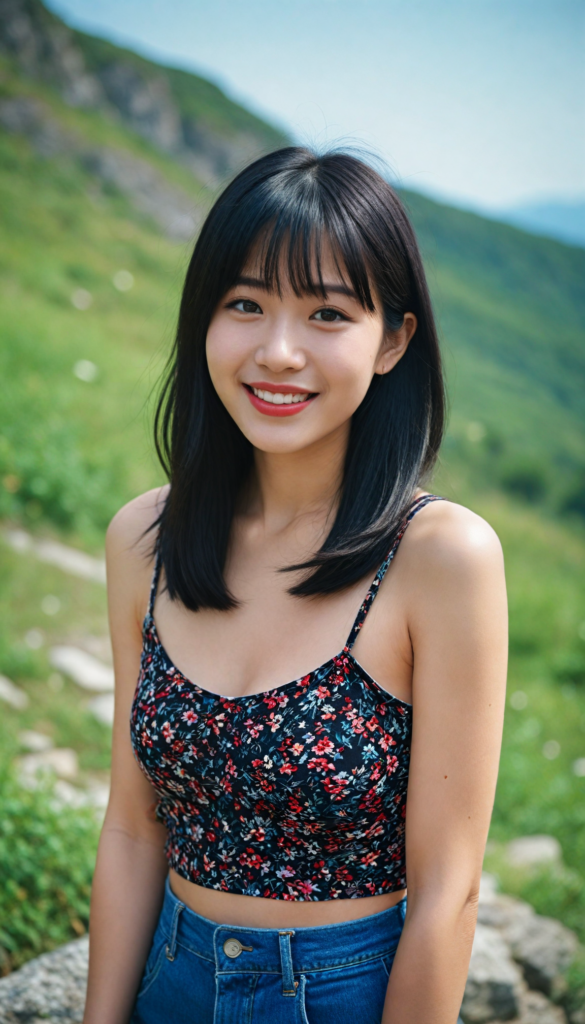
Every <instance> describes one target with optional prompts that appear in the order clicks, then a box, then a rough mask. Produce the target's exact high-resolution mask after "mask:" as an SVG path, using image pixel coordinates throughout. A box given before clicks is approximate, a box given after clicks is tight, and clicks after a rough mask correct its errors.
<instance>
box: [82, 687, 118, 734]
mask: <svg viewBox="0 0 585 1024" xmlns="http://www.w3.org/2000/svg"><path fill="white" fill-rule="evenodd" d="M87 710H88V711H89V713H90V714H91V715H93V717H94V718H97V720H98V722H101V723H102V725H109V726H112V725H113V724H114V694H113V693H102V694H100V696H99V697H94V698H93V700H90V702H89V704H88V705H87Z"/></svg>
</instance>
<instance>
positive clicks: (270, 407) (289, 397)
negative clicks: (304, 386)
mask: <svg viewBox="0 0 585 1024" xmlns="http://www.w3.org/2000/svg"><path fill="white" fill-rule="evenodd" d="M274 386H275V387H277V388H278V389H279V390H278V391H276V390H275V391H269V390H268V389H267V388H261V387H256V385H254V384H244V388H245V391H246V393H247V395H248V398H249V399H250V401H251V403H252V405H253V406H254V408H255V409H257V410H258V412H262V413H264V415H266V416H292V415H294V414H295V413H297V412H301V411H302V410H303V409H306V408H307V406H308V405H310V403H311V402H312V401H313V399H314V398H316V397H317V392H312V391H285V385H282V384H277V385H274Z"/></svg>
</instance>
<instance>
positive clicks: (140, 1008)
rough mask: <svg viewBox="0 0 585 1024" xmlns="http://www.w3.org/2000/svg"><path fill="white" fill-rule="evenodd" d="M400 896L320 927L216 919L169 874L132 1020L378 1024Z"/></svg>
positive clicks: (402, 908)
mask: <svg viewBox="0 0 585 1024" xmlns="http://www.w3.org/2000/svg"><path fill="white" fill-rule="evenodd" d="M405 914H406V897H404V899H402V900H401V901H400V903H397V904H396V906H394V907H391V908H390V910H383V911H382V912H381V913H379V914H372V915H371V916H369V917H365V918H362V919H361V920H358V921H349V922H347V923H345V924H332V925H323V926H321V927H319V928H294V929H290V930H286V929H278V928H241V927H239V926H232V925H218V924H215V923H214V922H213V921H208V920H207V918H205V917H200V916H199V914H195V913H194V912H193V911H192V910H189V908H188V907H185V906H184V904H182V903H181V902H180V901H179V900H178V899H177V898H176V896H175V895H174V894H173V893H172V892H171V888H170V886H169V883H168V880H167V883H166V893H165V900H164V904H163V908H162V911H161V914H160V918H159V921H158V925H157V928H156V931H155V934H154V939H153V942H152V947H151V950H150V954H149V957H148V960H147V963H146V967H145V969H144V975H143V978H142V983H141V986H140V989H139V992H138V996H137V999H136V1005H135V1008H134V1013H133V1016H132V1024H356V1022H359V1024H380V1021H381V1019H382V1010H383V1007H384V998H385V996H386V989H387V987H388V978H389V976H390V970H391V968H392V963H393V960H394V955H395V953H396V947H397V946H398V942H399V939H400V935H401V933H402V927H403V924H404V917H405Z"/></svg>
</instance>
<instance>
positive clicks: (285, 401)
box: [252, 388, 309, 405]
mask: <svg viewBox="0 0 585 1024" xmlns="http://www.w3.org/2000/svg"><path fill="white" fill-rule="evenodd" d="M252 391H253V393H254V394H255V395H256V397H257V398H261V399H262V401H263V402H270V403H271V404H272V405H293V404H296V403H297V402H306V401H307V399H308V397H309V393H308V392H306V393H304V394H292V392H291V393H290V394H287V395H283V394H280V393H279V392H278V391H276V392H275V391H261V390H260V389H259V388H252Z"/></svg>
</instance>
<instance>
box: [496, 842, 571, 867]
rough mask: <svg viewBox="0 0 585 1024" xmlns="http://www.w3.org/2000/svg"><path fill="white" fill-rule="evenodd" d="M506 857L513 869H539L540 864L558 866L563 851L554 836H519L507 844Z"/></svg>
mask: <svg viewBox="0 0 585 1024" xmlns="http://www.w3.org/2000/svg"><path fill="white" fill-rule="evenodd" d="M506 857H507V860H508V861H509V863H510V864H512V865H513V866H514V867H518V868H521V867H540V865H542V864H560V863H561V861H562V857H563V851H562V849H561V844H560V843H559V841H558V839H555V837H554V836H546V835H539V836H521V837H520V838H519V839H513V840H512V842H511V843H508V846H507V847H506Z"/></svg>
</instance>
